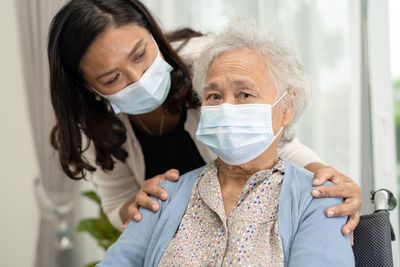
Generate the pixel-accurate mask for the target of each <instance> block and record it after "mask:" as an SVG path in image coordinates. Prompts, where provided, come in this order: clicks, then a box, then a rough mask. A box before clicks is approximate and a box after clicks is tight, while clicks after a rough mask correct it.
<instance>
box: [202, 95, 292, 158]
mask: <svg viewBox="0 0 400 267" xmlns="http://www.w3.org/2000/svg"><path fill="white" fill-rule="evenodd" d="M286 93H287V91H286V92H285V93H284V94H283V95H282V96H281V97H279V99H277V100H276V101H275V103H274V104H272V105H270V104H239V105H232V104H222V105H218V106H203V107H201V116H200V122H199V127H198V129H197V132H196V137H197V140H199V141H200V142H202V143H204V144H205V145H207V146H208V147H209V148H210V149H211V150H212V151H214V153H215V154H217V156H218V157H219V158H220V159H222V160H223V161H225V162H226V163H228V164H230V165H240V164H244V163H246V162H249V161H251V160H253V159H255V158H256V157H258V156H259V155H261V154H262V153H263V152H264V151H265V150H266V149H267V148H268V147H269V146H270V145H271V144H272V142H274V140H275V138H276V137H277V136H278V135H279V134H280V132H281V131H282V129H283V126H282V127H281V128H280V130H279V131H278V133H277V134H276V135H274V131H273V128H272V107H273V106H274V105H276V104H277V103H278V102H279V101H280V100H281V99H282V98H283V97H284V96H285V95H286Z"/></svg>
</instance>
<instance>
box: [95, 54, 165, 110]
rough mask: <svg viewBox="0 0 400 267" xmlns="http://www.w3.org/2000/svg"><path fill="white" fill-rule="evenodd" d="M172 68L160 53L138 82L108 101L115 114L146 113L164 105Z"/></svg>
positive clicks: (109, 96)
mask: <svg viewBox="0 0 400 267" xmlns="http://www.w3.org/2000/svg"><path fill="white" fill-rule="evenodd" d="M171 71H172V67H171V66H170V65H169V64H168V63H167V62H166V61H165V60H164V59H163V58H162V57H161V54H160V51H158V52H157V56H156V58H155V59H154V62H153V63H152V64H151V66H150V67H149V68H148V69H147V70H146V72H145V73H144V74H143V76H142V77H141V78H140V80H139V81H137V82H135V83H132V84H130V85H128V86H127V87H125V88H124V89H122V90H121V91H119V92H117V93H115V94H112V95H103V94H101V93H99V92H98V91H97V90H96V92H97V93H98V94H100V95H101V96H102V97H104V98H106V99H108V101H109V102H110V104H111V107H112V108H113V110H114V112H115V113H116V114H118V113H120V112H123V113H127V114H132V115H138V114H143V113H148V112H150V111H153V110H155V109H156V108H158V107H159V106H161V105H162V103H164V101H165V99H166V98H167V96H168V93H169V90H170V88H171V74H170V73H171Z"/></svg>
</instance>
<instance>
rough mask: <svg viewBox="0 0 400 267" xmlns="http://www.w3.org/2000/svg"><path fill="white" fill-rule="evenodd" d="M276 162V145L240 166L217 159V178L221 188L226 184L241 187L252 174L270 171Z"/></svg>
mask: <svg viewBox="0 0 400 267" xmlns="http://www.w3.org/2000/svg"><path fill="white" fill-rule="evenodd" d="M277 161H278V154H277V145H276V146H273V144H272V145H271V146H270V147H269V148H268V149H267V150H266V151H265V152H263V153H262V154H261V155H260V156H258V157H257V158H255V159H253V160H251V161H249V162H247V163H244V164H241V165H229V164H227V163H225V162H224V161H222V160H221V159H219V158H218V159H217V168H218V178H219V181H220V184H221V187H222V186H223V185H224V184H228V183H233V184H237V185H241V187H243V186H244V185H245V184H246V182H247V180H248V179H249V178H250V177H251V176H252V175H253V174H255V173H256V172H258V171H261V170H268V169H272V167H274V165H275V164H276V162H277Z"/></svg>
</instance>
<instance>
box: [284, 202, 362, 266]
mask: <svg viewBox="0 0 400 267" xmlns="http://www.w3.org/2000/svg"><path fill="white" fill-rule="evenodd" d="M340 203H342V199H341V198H321V199H316V198H313V199H312V200H311V202H310V204H309V205H308V207H307V208H306V210H305V212H304V213H303V215H302V218H301V220H300V223H299V227H298V229H297V232H296V233H295V235H294V239H293V242H292V245H291V249H290V255H289V261H288V266H289V267H295V266H308V267H313V266H315V267H317V266H318V267H319V266H326V267H329V266H332V267H333V266H341V267H347V266H355V263H354V255H353V250H352V248H351V244H350V236H349V235H347V236H343V234H342V232H341V227H342V226H343V225H344V224H345V223H346V220H347V217H334V218H328V217H326V215H325V210H326V208H328V207H330V206H335V205H338V204H340Z"/></svg>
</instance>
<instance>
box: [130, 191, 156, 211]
mask: <svg viewBox="0 0 400 267" xmlns="http://www.w3.org/2000/svg"><path fill="white" fill-rule="evenodd" d="M136 203H137V204H138V205H139V206H140V207H143V208H145V209H148V210H151V211H153V212H157V211H158V209H159V208H160V206H159V205H158V203H157V202H156V201H154V200H153V199H151V198H150V197H149V196H148V195H147V194H146V193H144V192H143V191H140V192H139V193H138V194H137V196H136Z"/></svg>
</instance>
